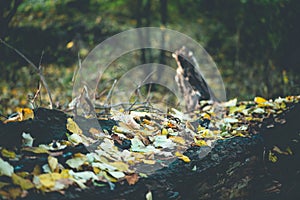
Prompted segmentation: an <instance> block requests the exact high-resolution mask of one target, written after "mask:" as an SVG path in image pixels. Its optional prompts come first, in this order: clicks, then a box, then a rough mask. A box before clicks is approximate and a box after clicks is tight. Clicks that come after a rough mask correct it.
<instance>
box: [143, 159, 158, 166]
mask: <svg viewBox="0 0 300 200" xmlns="http://www.w3.org/2000/svg"><path fill="white" fill-rule="evenodd" d="M143 163H145V164H148V165H154V164H155V160H143Z"/></svg>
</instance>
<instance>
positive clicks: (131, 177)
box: [125, 174, 139, 185]
mask: <svg viewBox="0 0 300 200" xmlns="http://www.w3.org/2000/svg"><path fill="white" fill-rule="evenodd" d="M125 179H126V181H127V182H128V184H129V185H134V184H135V183H136V182H138V180H139V175H138V174H131V175H126V176H125Z"/></svg>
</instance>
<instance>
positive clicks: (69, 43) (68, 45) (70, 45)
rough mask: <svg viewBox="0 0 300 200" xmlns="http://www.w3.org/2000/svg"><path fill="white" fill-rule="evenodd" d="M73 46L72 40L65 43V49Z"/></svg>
mask: <svg viewBox="0 0 300 200" xmlns="http://www.w3.org/2000/svg"><path fill="white" fill-rule="evenodd" d="M73 46H74V42H73V41H71V42H68V44H67V45H66V47H67V49H70V48H72V47H73Z"/></svg>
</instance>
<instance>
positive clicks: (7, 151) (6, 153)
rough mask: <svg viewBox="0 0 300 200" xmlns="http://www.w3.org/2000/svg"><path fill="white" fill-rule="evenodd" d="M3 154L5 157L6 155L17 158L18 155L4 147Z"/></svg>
mask: <svg viewBox="0 0 300 200" xmlns="http://www.w3.org/2000/svg"><path fill="white" fill-rule="evenodd" d="M1 154H2V156H3V157H6V158H15V157H16V153H15V152H13V151H9V150H7V149H2V151H1Z"/></svg>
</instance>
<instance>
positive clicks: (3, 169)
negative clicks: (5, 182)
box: [0, 158, 14, 176]
mask: <svg viewBox="0 0 300 200" xmlns="http://www.w3.org/2000/svg"><path fill="white" fill-rule="evenodd" d="M13 173H14V167H13V166H11V165H10V164H9V163H8V162H6V161H4V160H2V158H0V176H1V175H6V176H11V175H12V174H13Z"/></svg>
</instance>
